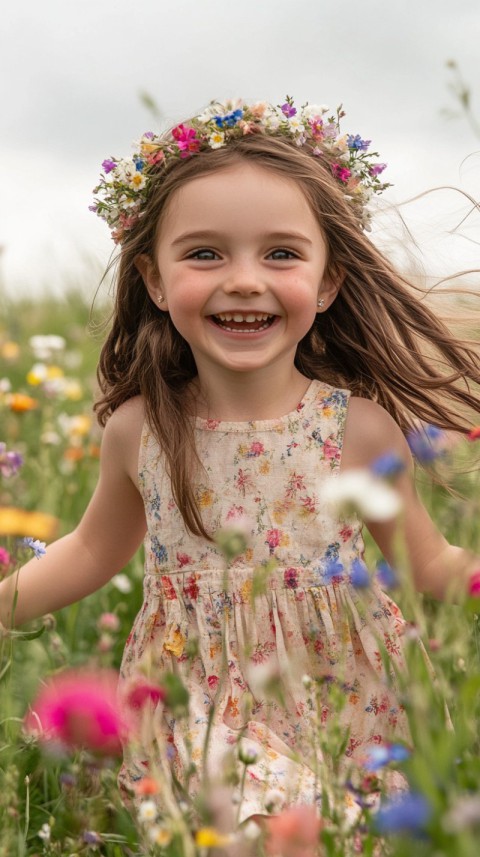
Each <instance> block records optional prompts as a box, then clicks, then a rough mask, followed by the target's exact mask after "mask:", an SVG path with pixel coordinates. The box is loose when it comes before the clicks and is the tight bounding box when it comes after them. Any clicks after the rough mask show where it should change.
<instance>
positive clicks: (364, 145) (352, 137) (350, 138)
mask: <svg viewBox="0 0 480 857" xmlns="http://www.w3.org/2000/svg"><path fill="white" fill-rule="evenodd" d="M371 142H372V141H371V140H362V138H361V137H360V134H348V135H347V146H348V148H349V149H354V150H355V151H357V152H366V151H367V149H368V147H369V145H370V143H371Z"/></svg>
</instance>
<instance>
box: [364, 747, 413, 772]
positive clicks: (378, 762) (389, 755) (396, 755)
mask: <svg viewBox="0 0 480 857" xmlns="http://www.w3.org/2000/svg"><path fill="white" fill-rule="evenodd" d="M409 756H410V750H409V749H408V747H405V746H404V745H403V744H390V745H389V746H388V745H387V746H385V745H384V746H374V747H369V748H368V750H367V757H368V758H367V760H366V762H364V763H363V767H364V768H365V770H367V771H378V769H379V768H383V767H385V765H389V764H390V762H404V761H405V759H408V757H409Z"/></svg>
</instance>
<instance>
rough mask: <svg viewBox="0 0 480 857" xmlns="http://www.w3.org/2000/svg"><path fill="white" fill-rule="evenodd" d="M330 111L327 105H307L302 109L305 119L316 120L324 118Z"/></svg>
mask: <svg viewBox="0 0 480 857" xmlns="http://www.w3.org/2000/svg"><path fill="white" fill-rule="evenodd" d="M329 110H330V108H329V107H327V105H326V104H306V105H305V107H302V116H303V118H304V119H306V120H308V119H316V118H317V117H318V116H324V115H325V113H328V111H329Z"/></svg>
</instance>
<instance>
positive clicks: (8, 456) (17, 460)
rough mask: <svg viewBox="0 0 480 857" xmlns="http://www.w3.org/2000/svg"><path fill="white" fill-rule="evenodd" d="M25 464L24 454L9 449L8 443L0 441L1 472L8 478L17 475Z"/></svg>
mask: <svg viewBox="0 0 480 857" xmlns="http://www.w3.org/2000/svg"><path fill="white" fill-rule="evenodd" d="M22 464H23V456H22V455H20V453H19V452H14V451H13V450H12V451H11V452H8V451H7V445H6V444H5V443H0V473H1V474H2V476H5V477H6V478H7V479H8V477H9V476H15V474H16V473H17V471H18V470H20V468H21V466H22Z"/></svg>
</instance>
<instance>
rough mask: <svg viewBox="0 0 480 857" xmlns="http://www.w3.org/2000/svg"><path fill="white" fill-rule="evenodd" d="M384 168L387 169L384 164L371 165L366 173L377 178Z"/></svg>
mask: <svg viewBox="0 0 480 857" xmlns="http://www.w3.org/2000/svg"><path fill="white" fill-rule="evenodd" d="M386 168H387V165H386V164H373V166H371V167H370V169H369V171H368V172H369V173H370V175H371V176H373V177H374V178H375V176H379V175H380V173H383V171H384V170H385V169H386Z"/></svg>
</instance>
